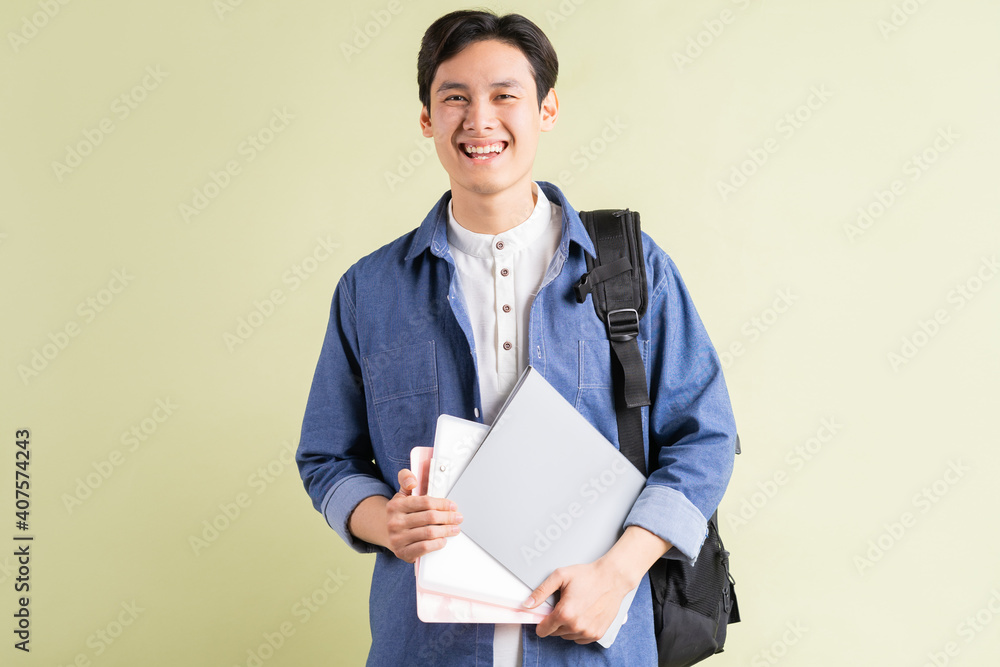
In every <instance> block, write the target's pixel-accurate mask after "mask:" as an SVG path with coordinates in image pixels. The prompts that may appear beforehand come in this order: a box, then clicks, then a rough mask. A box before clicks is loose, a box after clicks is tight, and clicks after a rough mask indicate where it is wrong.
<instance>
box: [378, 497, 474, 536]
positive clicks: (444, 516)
mask: <svg viewBox="0 0 1000 667" xmlns="http://www.w3.org/2000/svg"><path fill="white" fill-rule="evenodd" d="M422 497H423V496H420V498H422ZM409 500H411V499H410V498H406V499H405V501H409ZM413 500H416V498H414V499H413ZM392 511H393V512H394V513H396V515H397V521H398V522H399V525H400V527H402V528H418V527H420V526H428V525H450V524H459V523H462V521H464V519H465V517H463V516H462V514H461V512H457V511H454V510H452V509H450V508H449V506H448V505H445V506H444V507H442V506H441V505H430V506H428V505H426V504H423V503H410V502H399V503H397V504H396V505H395V506H394V507H393V508H392Z"/></svg>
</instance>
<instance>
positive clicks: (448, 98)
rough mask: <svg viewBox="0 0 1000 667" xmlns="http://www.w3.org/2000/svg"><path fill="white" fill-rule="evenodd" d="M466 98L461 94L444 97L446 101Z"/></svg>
mask: <svg viewBox="0 0 1000 667" xmlns="http://www.w3.org/2000/svg"><path fill="white" fill-rule="evenodd" d="M464 99H465V98H464V97H462V96H461V95H449V96H448V97H446V98H444V101H445V102H450V101H451V100H464Z"/></svg>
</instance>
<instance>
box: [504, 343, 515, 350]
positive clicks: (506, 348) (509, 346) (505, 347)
mask: <svg viewBox="0 0 1000 667" xmlns="http://www.w3.org/2000/svg"><path fill="white" fill-rule="evenodd" d="M512 347H514V346H513V345H511V344H510V343H509V342H507V343H504V344H503V349H505V350H509V349H510V348H512Z"/></svg>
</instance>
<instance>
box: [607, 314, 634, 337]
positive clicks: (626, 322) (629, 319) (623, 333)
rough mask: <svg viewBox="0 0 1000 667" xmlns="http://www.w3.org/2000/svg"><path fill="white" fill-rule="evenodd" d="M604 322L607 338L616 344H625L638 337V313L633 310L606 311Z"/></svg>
mask: <svg viewBox="0 0 1000 667" xmlns="http://www.w3.org/2000/svg"><path fill="white" fill-rule="evenodd" d="M605 322H606V324H607V328H608V338H610V339H611V340H613V341H614V342H616V343H626V342H628V341H630V340H633V339H634V338H635V337H636V336H638V335H639V311H637V310H636V309H635V308H619V309H618V310H611V311H608V315H607V319H606V320H605Z"/></svg>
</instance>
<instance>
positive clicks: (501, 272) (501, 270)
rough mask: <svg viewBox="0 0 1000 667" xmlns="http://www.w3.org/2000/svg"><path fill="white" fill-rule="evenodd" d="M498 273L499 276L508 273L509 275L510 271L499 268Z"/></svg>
mask: <svg viewBox="0 0 1000 667" xmlns="http://www.w3.org/2000/svg"><path fill="white" fill-rule="evenodd" d="M500 275H501V276H508V275H510V271H508V270H507V269H500Z"/></svg>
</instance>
